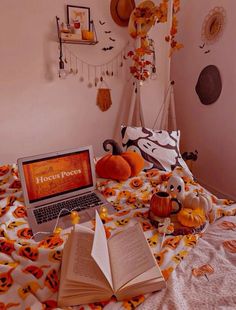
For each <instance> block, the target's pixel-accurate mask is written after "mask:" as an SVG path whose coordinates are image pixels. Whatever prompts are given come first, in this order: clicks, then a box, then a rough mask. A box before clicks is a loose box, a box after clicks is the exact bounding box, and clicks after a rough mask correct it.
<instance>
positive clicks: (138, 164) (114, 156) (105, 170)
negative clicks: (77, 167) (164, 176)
mask: <svg viewBox="0 0 236 310" xmlns="http://www.w3.org/2000/svg"><path fill="white" fill-rule="evenodd" d="M108 145H111V146H112V153H110V154H107V155H105V156H103V157H102V158H101V159H99V160H98V162H97V164H96V173H97V175H98V176H99V177H101V178H105V179H112V180H118V181H125V180H127V179H128V178H130V177H134V176H136V175H137V174H139V172H140V171H141V170H142V169H143V167H144V159H143V158H142V157H141V156H140V155H139V154H138V153H136V152H133V151H127V152H122V150H121V148H120V146H119V144H118V143H117V142H116V141H114V140H112V139H108V140H105V141H104V142H103V148H104V150H105V151H106V152H108V151H109V149H108V148H107V146H108Z"/></svg>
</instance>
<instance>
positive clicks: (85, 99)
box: [0, 0, 169, 163]
mask: <svg viewBox="0 0 236 310" xmlns="http://www.w3.org/2000/svg"><path fill="white" fill-rule="evenodd" d="M138 2H139V1H137V3H138ZM156 2H157V3H158V1H156ZM98 3H99V4H98ZM66 4H71V5H81V6H89V7H90V8H91V15H92V19H94V21H95V24H96V30H97V33H98V39H99V44H97V45H96V46H90V47H89V46H81V45H75V46H69V48H70V49H71V50H73V52H74V53H75V54H76V55H78V57H79V58H81V59H83V60H84V61H86V62H88V63H91V64H102V63H104V62H107V61H109V60H110V59H112V58H113V57H114V56H115V55H116V54H117V53H119V52H120V50H121V49H122V47H123V46H125V44H126V43H127V41H128V40H130V41H132V39H130V37H129V35H128V34H127V28H122V27H119V26H117V25H116V24H115V23H114V22H113V20H112V18H111V16H110V1H108V0H99V1H92V0H80V1H75V0H70V1H64V0H50V1H48V0H41V1H38V0H21V1H18V0H11V1H9V0H1V2H0V11H1V19H0V37H1V49H0V68H1V70H0V75H1V79H0V81H1V82H0V98H1V101H0V105H1V113H0V129H1V130H0V141H2V144H1V150H0V163H11V162H15V161H16V159H17V158H18V157H22V156H27V155H33V154H39V153H45V152H51V151H55V150H60V149H66V148H71V147H77V146H84V145H88V144H92V145H93V147H94V151H95V154H96V155H100V154H102V153H103V150H102V142H103V141H104V140H105V139H107V138H111V137H113V136H114V135H115V133H116V136H117V128H119V127H120V124H121V123H125V122H126V119H127V111H128V109H129V104H130V92H131V89H132V81H131V80H130V78H129V75H128V74H127V71H125V70H124V71H123V73H121V74H120V75H119V77H118V78H111V79H108V80H107V82H108V84H109V86H110V88H111V90H112V91H111V92H112V99H113V104H112V107H111V108H110V109H109V110H108V111H107V112H101V111H100V110H99V109H98V107H97V106H96V93H97V90H96V88H95V87H93V88H91V89H89V88H88V87H87V82H83V83H81V82H79V77H75V76H72V75H70V76H69V77H68V78H67V79H65V80H61V79H59V78H58V76H57V70H58V43H57V33H56V24H55V16H56V15H58V16H59V17H61V19H64V18H65V16H66V15H65V5H66ZM99 20H102V21H105V22H106V25H105V26H103V27H102V26H101V25H99V23H98V21H99ZM156 28H157V29H155V30H153V31H152V35H153V36H154V39H158V40H159V37H161V40H160V42H156V46H157V48H158V63H157V68H158V70H159V72H160V75H159V77H158V79H157V80H156V81H150V82H149V83H148V84H147V85H145V86H144V88H143V92H145V95H144V96H143V100H144V102H143V106H144V114H145V122H146V125H147V126H149V127H151V126H152V124H153V121H154V119H155V114H154V113H153V111H156V110H157V108H158V105H160V104H161V102H162V98H163V92H164V89H165V84H166V76H167V75H166V74H162V73H163V72H167V70H168V61H169V60H168V57H167V44H166V43H165V42H164V40H163V38H164V36H165V35H166V33H167V31H168V25H161V26H158V27H156ZM104 30H111V31H112V36H113V37H114V38H115V39H116V42H115V43H114V49H113V50H112V51H111V52H104V51H102V48H103V47H104V46H107V45H110V43H111V41H109V40H108V37H107V35H105V34H104ZM131 44H133V43H131Z"/></svg>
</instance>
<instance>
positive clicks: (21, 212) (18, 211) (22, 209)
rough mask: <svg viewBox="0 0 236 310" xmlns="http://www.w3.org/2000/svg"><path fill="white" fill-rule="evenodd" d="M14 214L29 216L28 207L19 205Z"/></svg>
mask: <svg viewBox="0 0 236 310" xmlns="http://www.w3.org/2000/svg"><path fill="white" fill-rule="evenodd" d="M12 214H13V216H14V217H16V218H21V217H26V216H27V212H26V207H25V206H19V207H17V208H16V209H15V211H14V212H12Z"/></svg>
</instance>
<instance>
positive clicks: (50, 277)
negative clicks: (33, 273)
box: [44, 269, 59, 293]
mask: <svg viewBox="0 0 236 310" xmlns="http://www.w3.org/2000/svg"><path fill="white" fill-rule="evenodd" d="M44 284H45V286H47V287H48V288H49V289H50V291H52V292H53V293H55V292H57V291H58V288H59V279H58V275H57V271H56V270H55V269H51V270H50V271H49V272H48V274H47V276H46V278H45V281H44Z"/></svg>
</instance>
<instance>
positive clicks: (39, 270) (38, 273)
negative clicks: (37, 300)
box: [22, 265, 50, 279]
mask: <svg viewBox="0 0 236 310" xmlns="http://www.w3.org/2000/svg"><path fill="white" fill-rule="evenodd" d="M48 267H50V266H49V265H45V266H41V267H38V266H33V265H31V266H28V267H26V268H25V269H23V270H22V271H23V272H25V273H31V274H32V275H33V276H34V277H35V278H36V279H40V278H41V277H42V275H43V268H48Z"/></svg>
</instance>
